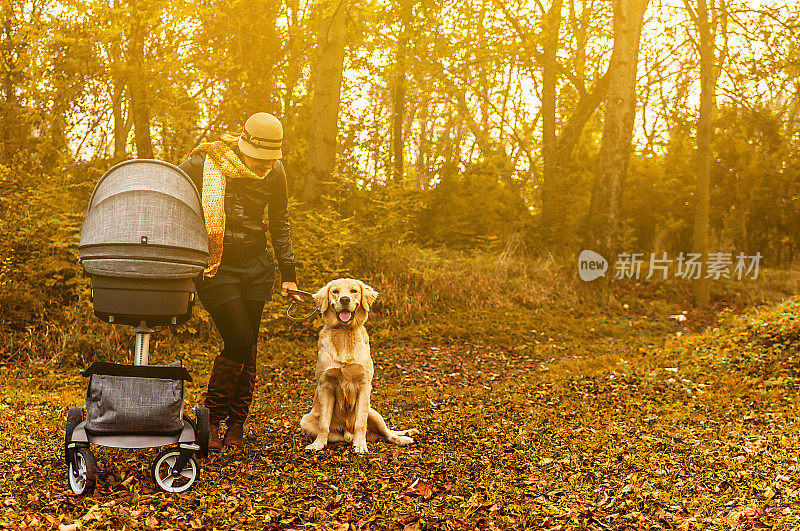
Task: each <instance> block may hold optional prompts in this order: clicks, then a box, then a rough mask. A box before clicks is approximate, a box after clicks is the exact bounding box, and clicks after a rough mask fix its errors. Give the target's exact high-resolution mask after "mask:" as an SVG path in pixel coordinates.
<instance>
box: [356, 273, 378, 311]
mask: <svg viewBox="0 0 800 531" xmlns="http://www.w3.org/2000/svg"><path fill="white" fill-rule="evenodd" d="M358 283H359V284H360V285H361V304H362V306H364V309H365V310H367V311H369V307H370V306H372V303H373V302H375V299H377V298H378V292H377V291H375V290H374V289H372V288H371V287H370V286H367V285H366V284H364V283H363V282H361V281H360V280H359V281H358Z"/></svg>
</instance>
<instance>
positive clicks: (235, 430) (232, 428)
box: [222, 422, 244, 448]
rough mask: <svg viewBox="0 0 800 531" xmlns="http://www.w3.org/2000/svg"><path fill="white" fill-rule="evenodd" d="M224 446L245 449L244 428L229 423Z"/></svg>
mask: <svg viewBox="0 0 800 531" xmlns="http://www.w3.org/2000/svg"><path fill="white" fill-rule="evenodd" d="M222 446H233V447H235V448H244V426H242V425H241V424H231V423H230V422H228V429H227V430H226V431H225V440H224V441H222Z"/></svg>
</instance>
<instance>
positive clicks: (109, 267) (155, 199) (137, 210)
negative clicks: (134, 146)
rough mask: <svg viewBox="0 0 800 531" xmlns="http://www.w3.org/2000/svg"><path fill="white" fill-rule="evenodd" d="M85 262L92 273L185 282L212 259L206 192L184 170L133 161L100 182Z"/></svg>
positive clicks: (85, 236) (87, 228) (83, 250)
mask: <svg viewBox="0 0 800 531" xmlns="http://www.w3.org/2000/svg"><path fill="white" fill-rule="evenodd" d="M79 251H80V261H81V263H82V264H83V267H84V269H85V270H86V272H87V273H88V274H90V275H101V276H104V277H116V278H128V279H137V278H140V279H179V278H192V277H194V276H196V275H197V274H199V273H200V272H201V271H202V270H203V268H204V267H205V265H206V263H207V261H208V236H207V233H206V227H205V220H204V218H203V207H202V204H201V201H200V194H199V193H198V191H197V188H196V187H195V186H194V183H192V181H191V179H189V177H188V176H187V175H186V174H185V173H184V172H183V171H181V170H180V169H179V168H177V167H176V166H173V165H172V164H169V163H167V162H162V161H158V160H129V161H125V162H121V163H119V164H117V165H116V166H114V167H113V168H111V169H110V170H108V171H107V172H106V173H105V175H103V176H102V177H101V178H100V181H99V182H98V183H97V186H96V187H95V189H94V193H93V194H92V198H91V200H90V201H89V208H88V210H87V212H86V218H85V219H84V222H83V228H82V229H81V242H80V246H79Z"/></svg>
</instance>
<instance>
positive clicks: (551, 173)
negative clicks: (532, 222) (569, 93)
mask: <svg viewBox="0 0 800 531" xmlns="http://www.w3.org/2000/svg"><path fill="white" fill-rule="evenodd" d="M561 18H562V17H561V0H553V3H552V5H551V6H550V9H549V10H548V12H547V16H546V17H545V18H544V23H543V28H542V33H543V34H544V54H543V57H542V160H543V172H542V228H543V229H544V233H545V234H546V235H547V236H548V237H550V236H553V233H554V232H556V231H554V230H553V229H554V228H555V226H556V225H557V223H558V220H559V219H561V218H562V215H561V212H560V209H561V208H564V206H565V205H563V204H562V201H559V195H560V194H559V190H561V189H563V174H564V172H563V171H562V170H561V169H559V168H558V165H557V164H556V84H557V82H558V71H557V69H558V65H557V54H558V32H559V30H560V28H561ZM548 239H549V238H548Z"/></svg>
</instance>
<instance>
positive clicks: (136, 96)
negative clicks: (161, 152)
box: [127, 11, 153, 159]
mask: <svg viewBox="0 0 800 531" xmlns="http://www.w3.org/2000/svg"><path fill="white" fill-rule="evenodd" d="M134 14H136V12H135V11H134ZM130 38H131V44H130V46H131V48H130V51H129V54H130V55H129V57H128V67H129V68H128V76H127V77H128V96H129V98H130V102H131V118H132V119H133V134H134V139H135V140H136V156H137V157H138V158H140V159H151V158H153V141H152V139H151V136H150V103H149V102H148V100H147V82H148V76H147V72H146V70H145V58H144V40H145V35H144V31H143V28H142V22H141V21H140V20H135V22H134V23H133V26H132V27H131V35H130Z"/></svg>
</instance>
